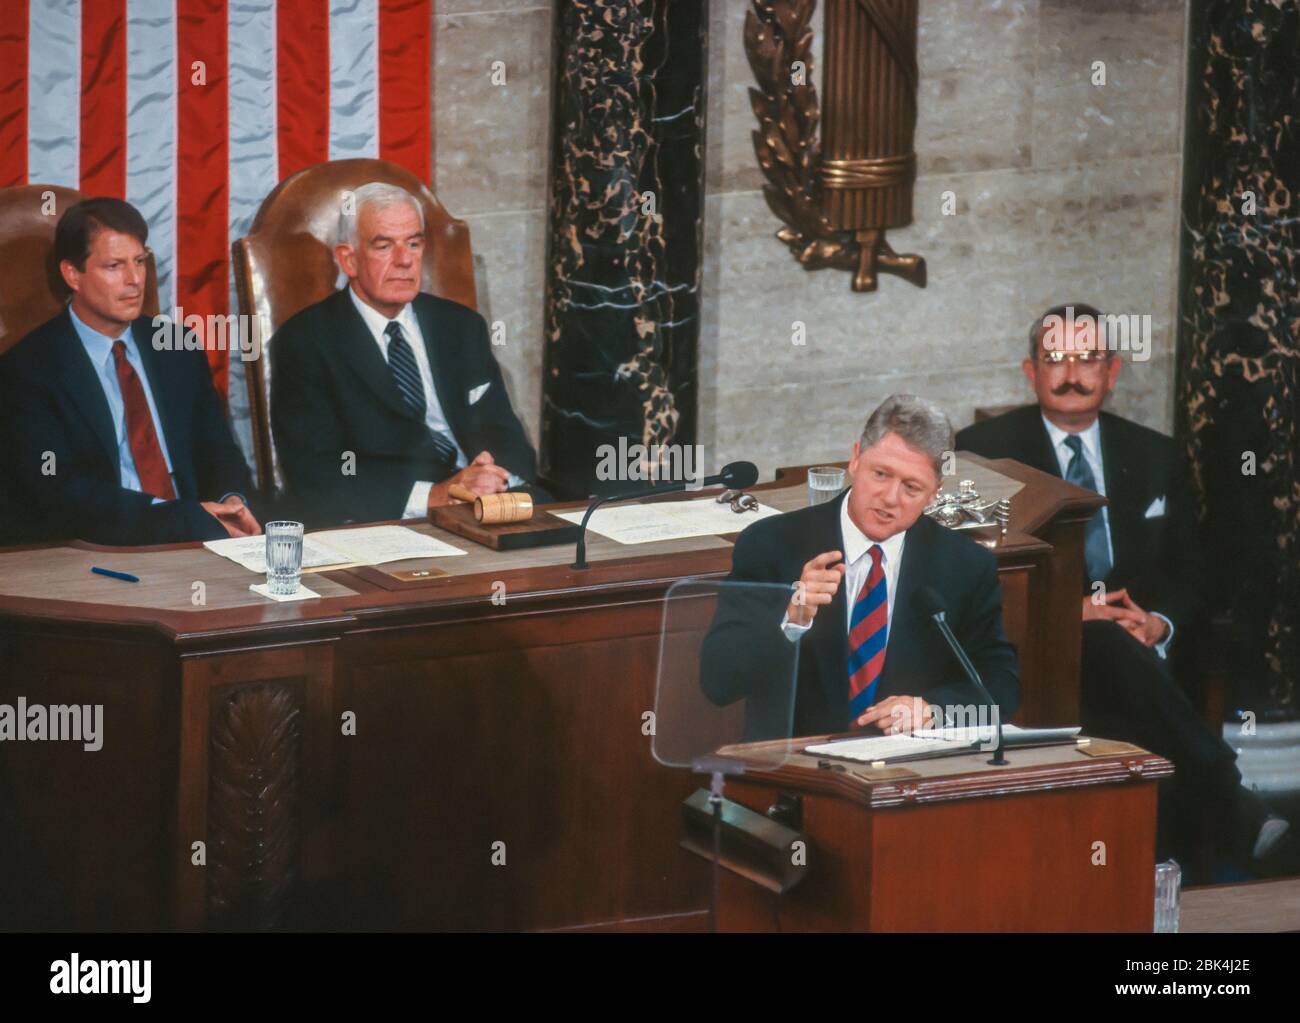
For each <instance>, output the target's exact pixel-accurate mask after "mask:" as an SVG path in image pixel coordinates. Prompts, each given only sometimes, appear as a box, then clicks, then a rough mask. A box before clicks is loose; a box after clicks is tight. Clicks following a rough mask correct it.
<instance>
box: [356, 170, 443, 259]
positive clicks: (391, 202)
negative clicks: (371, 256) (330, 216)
mask: <svg viewBox="0 0 1300 1023" xmlns="http://www.w3.org/2000/svg"><path fill="white" fill-rule="evenodd" d="M343 195H344V199H345V201H344V202H343V203H342V204H341V205H340V206H339V244H340V245H351V246H352V247H353V248H356V245H357V221H359V220H360V219H361V211H362V210H363V209H365V208H366V207H367V206H373V207H375V208H376V209H385V208H386V207H388V206H396V205H397V204H398V203H401V202H409V203H410V204H411V205H412V206H414V207H415V215H416V216H418V217H419V218H420V230H421V231H423V230H424V207H423V206H421V205H420V201H419V200H418V199H417V198H416V197H415V196H413V195H412V194H411V193H410V192H408V191H407V190H406V189H404V188H399V187H398V186H397V185H389V184H387V183H385V182H383V181H370V182H368V183H366V184H364V185H362V186H361V187H360V188H356V189H353V191H352V193H351V198H352V202H351V203H348V202H347V201H346V199H347V198H348V193H347V192H344V193H343ZM349 206H350V207H351V210H350V211H349Z"/></svg>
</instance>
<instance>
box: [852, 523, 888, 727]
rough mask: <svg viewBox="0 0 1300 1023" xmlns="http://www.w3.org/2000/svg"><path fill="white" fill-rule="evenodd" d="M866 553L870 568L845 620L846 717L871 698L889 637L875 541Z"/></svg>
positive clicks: (885, 589) (864, 706) (885, 592)
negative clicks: (846, 636)
mask: <svg viewBox="0 0 1300 1023" xmlns="http://www.w3.org/2000/svg"><path fill="white" fill-rule="evenodd" d="M868 553H869V554H870V555H871V571H870V572H868V573H867V581H866V582H864V583H863V584H862V590H861V592H859V593H858V599H857V600H856V601H854V602H853V617H852V618H851V619H850V620H849V718H850V720H857V717H858V715H859V714H861V713H862V712H863V711H865V710H866V709H867V708H868V707H870V706H871V705H872V703H874V702H875V699H876V683H877V682H879V681H880V672H881V669H883V668H884V666H885V643H886V642H887V640H888V637H889V586H888V584H887V583H886V582H885V570H884V569H883V568H882V567H881V565H880V559H881V557H882V556H883V554H884V552H883V551H882V550H881V549H880V545H879V544H872V545H871V549H870V550H869V551H868Z"/></svg>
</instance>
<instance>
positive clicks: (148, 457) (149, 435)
mask: <svg viewBox="0 0 1300 1023" xmlns="http://www.w3.org/2000/svg"><path fill="white" fill-rule="evenodd" d="M113 362H114V364H115V365H116V369H117V386H118V387H119V388H121V390H122V404H123V405H124V406H125V407H126V435H127V439H128V440H129V441H130V442H131V458H132V459H133V460H134V461H135V472H136V475H137V476H139V477H140V487H141V489H142V490H143V491H144V492H145V493H146V494H152V495H153V496H154V497H161V498H162V499H163V500H164V501H171V500H174V499H175V497H176V491H175V490H174V489H173V488H172V478H171V476H170V475H169V474H168V472H167V460H166V459H165V458H163V453H162V445H161V444H159V443H158V433H157V431H156V430H155V429H154V426H153V416H152V415H151V414H150V412H149V401H148V399H146V398H145V396H144V385H143V384H141V383H140V378H139V377H138V376H136V373H135V370H134V369H133V368H132V366H131V364H130V363H129V362H127V360H126V343H125V342H124V341H114V342H113Z"/></svg>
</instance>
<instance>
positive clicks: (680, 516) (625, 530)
mask: <svg viewBox="0 0 1300 1023" xmlns="http://www.w3.org/2000/svg"><path fill="white" fill-rule="evenodd" d="M555 514H556V515H558V516H559V517H560V518H562V519H564V520H565V521H566V522H572V523H574V524H575V525H576V524H577V523H580V522H581V521H582V516H583V515H585V514H586V509H583V508H579V509H578V510H576V511H562V512H555ZM780 514H781V513H780V512H779V511H777V510H776V509H775V508H769V507H768V506H767V505H762V504H760V505H759V506H758V510H757V511H747V512H734V511H732V510H731V505H730V504H718V502H717V499H716V498H712V497H702V498H700V499H699V500H698V501H663V502H660V503H658V504H624V505H617V506H615V507H613V508H597V509H596V512H595V514H594V515H592V517H591V521H590V522H588V523H587V528H588V529H589V530H591V531H592V532H593V533H599V534H600V535H601V536H604V537H607V538H609V539H610V540H614V541H616V542H618V543H627V544H636V543H652V542H653V541H655V540H684V539H686V538H687V537H691V536H719V535H721V534H724V533H738V532H740V531H741V530H742V529H744V528H745V527H746V526H748V525H749V524H750V523H751V522H757V521H758V520H759V519H766V518H768V517H770V516H772V515H780Z"/></svg>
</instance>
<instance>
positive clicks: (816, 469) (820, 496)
mask: <svg viewBox="0 0 1300 1023" xmlns="http://www.w3.org/2000/svg"><path fill="white" fill-rule="evenodd" d="M847 478H848V474H847V473H846V472H845V471H844V470H843V469H837V468H836V467H835V466H833V465H815V466H813V467H812V468H811V469H809V470H808V503H809V504H810V505H811V504H825V503H826V502H827V501H834V500H835V498H837V497H839V496H840V491H841V490H843V489H844V481H845V480H846V479H847Z"/></svg>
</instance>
